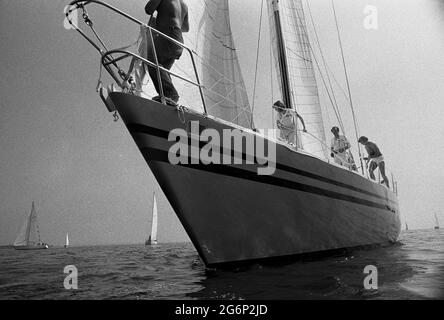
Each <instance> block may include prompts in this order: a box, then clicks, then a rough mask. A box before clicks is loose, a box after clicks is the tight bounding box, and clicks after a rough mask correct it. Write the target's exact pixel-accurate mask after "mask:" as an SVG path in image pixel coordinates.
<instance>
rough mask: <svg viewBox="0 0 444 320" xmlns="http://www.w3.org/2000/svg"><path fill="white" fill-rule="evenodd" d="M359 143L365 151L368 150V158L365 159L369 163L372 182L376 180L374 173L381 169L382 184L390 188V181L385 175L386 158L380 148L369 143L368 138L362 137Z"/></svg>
mask: <svg viewBox="0 0 444 320" xmlns="http://www.w3.org/2000/svg"><path fill="white" fill-rule="evenodd" d="M358 142H359V143H360V144H362V145H364V146H365V150H367V154H368V157H366V158H364V160H366V161H367V162H368V166H369V168H368V172H369V175H370V178H371V179H372V180H376V178H375V174H374V172H373V171H375V169H376V168H379V172H380V173H381V176H382V179H383V180H382V181H381V183H384V184H385V185H386V186H387V187H388V188H389V181H388V179H387V177H386V175H385V162H384V157H383V156H382V153H381V151H380V150H379V148H378V146H377V145H376V144H375V143H373V142H370V141H368V138H367V137H364V136H362V137H360V138H359V140H358Z"/></svg>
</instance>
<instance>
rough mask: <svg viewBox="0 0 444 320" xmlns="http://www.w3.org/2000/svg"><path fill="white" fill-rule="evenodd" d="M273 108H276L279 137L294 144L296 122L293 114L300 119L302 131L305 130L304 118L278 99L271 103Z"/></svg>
mask: <svg viewBox="0 0 444 320" xmlns="http://www.w3.org/2000/svg"><path fill="white" fill-rule="evenodd" d="M273 109H274V110H276V112H277V116H278V119H277V120H276V126H277V127H278V129H279V130H280V137H279V139H280V140H282V141H285V142H287V143H289V144H291V145H293V146H296V123H295V118H294V116H295V115H296V116H297V117H298V118H299V120H300V121H301V123H302V127H303V130H302V131H303V132H307V130H306V129H305V123H304V119H302V117H301V116H300V115H299V114H298V113H297V112H296V111H295V110H293V109H290V108H287V107H286V106H285V105H284V103H283V102H282V101H280V100H278V101H276V102H275V103H274V104H273Z"/></svg>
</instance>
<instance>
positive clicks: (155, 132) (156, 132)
mask: <svg viewBox="0 0 444 320" xmlns="http://www.w3.org/2000/svg"><path fill="white" fill-rule="evenodd" d="M127 127H128V130H129V131H130V132H131V134H133V133H144V134H149V135H152V136H156V137H158V138H162V139H167V140H168V135H169V132H168V131H166V130H161V129H157V128H153V127H149V126H145V125H141V124H128V125H127ZM203 144H205V142H203ZM201 147H202V145H201ZM242 158H243V159H244V160H245V159H246V154H245V153H244V154H242ZM276 169H277V170H281V171H286V172H290V173H294V174H297V175H300V176H304V177H307V178H310V179H314V180H318V181H322V182H326V183H329V184H332V185H335V186H338V187H341V188H345V189H348V190H351V191H356V192H359V193H362V194H366V195H369V196H372V197H376V198H379V199H382V200H385V201H390V202H394V201H392V200H389V199H387V198H385V197H382V196H380V195H378V194H376V193H373V192H370V191H367V190H364V189H361V188H358V187H355V186H351V185H349V184H346V183H343V182H339V181H336V180H332V179H329V178H326V177H323V176H320V175H317V174H314V173H311V172H307V171H304V170H300V169H297V168H293V167H290V166H286V165H283V164H279V163H276Z"/></svg>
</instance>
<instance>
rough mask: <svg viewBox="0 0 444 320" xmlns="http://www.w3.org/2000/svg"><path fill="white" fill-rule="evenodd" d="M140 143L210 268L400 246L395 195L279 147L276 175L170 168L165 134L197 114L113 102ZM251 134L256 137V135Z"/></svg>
mask: <svg viewBox="0 0 444 320" xmlns="http://www.w3.org/2000/svg"><path fill="white" fill-rule="evenodd" d="M110 98H111V100H112V101H113V103H114V105H115V106H116V107H117V110H118V111H119V113H120V115H121V117H122V119H123V121H124V122H125V124H126V126H127V128H128V130H129V132H130V133H131V135H132V137H133V138H134V141H135V142H136V144H137V146H138V147H139V149H140V151H141V153H142V155H143V156H144V158H145V160H146V161H147V163H148V165H149V167H150V168H151V170H152V172H153V174H154V176H155V177H156V179H157V181H158V182H159V184H160V186H161V188H162V190H163V192H164V193H165V195H166V197H167V198H168V200H169V202H170V203H171V205H172V207H173V209H174V210H175V212H176V214H177V216H178V218H179V220H180V221H181V223H182V224H183V226H184V228H185V230H186V232H187V233H188V235H189V237H190V239H191V240H192V242H193V244H194V246H195V247H196V249H197V251H198V252H199V255H200V256H201V258H202V260H203V261H204V263H205V264H206V265H207V266H209V267H217V266H222V265H227V264H236V263H241V262H245V261H258V260H263V259H280V258H284V257H290V256H294V255H299V254H307V253H314V252H329V251H332V250H337V249H341V248H351V247H360V246H368V245H377V244H384V243H388V242H393V241H396V239H397V238H398V236H399V233H400V229H401V223H400V217H399V209H398V202H397V199H396V196H395V194H394V193H393V192H392V191H390V190H389V189H387V188H386V187H384V186H382V185H379V184H376V183H374V182H371V181H369V180H367V179H365V178H364V177H362V176H360V175H358V174H356V173H353V172H350V171H347V170H345V169H343V168H339V167H337V166H335V165H332V164H329V163H327V162H325V161H322V160H320V159H317V158H315V157H312V156H310V155H307V154H304V153H300V152H295V151H293V150H290V149H288V148H287V147H285V146H283V145H281V144H277V145H276V155H277V165H276V168H277V169H276V172H275V173H274V174H273V175H270V176H260V175H257V174H256V169H257V168H256V166H255V165H245V164H244V165H203V164H196V165H171V164H170V163H169V161H168V150H169V148H170V146H171V145H172V144H173V143H174V142H169V141H168V133H169V131H170V130H171V129H174V128H184V129H185V128H187V126H188V122H189V121H192V120H193V121H199V123H200V124H201V125H203V126H205V127H207V128H214V129H216V130H218V131H219V130H222V129H224V128H230V126H229V125H228V124H225V123H221V122H220V121H216V120H214V119H212V118H207V117H204V116H202V115H200V114H197V113H194V112H187V111H186V112H185V113H184V116H185V123H183V122H182V121H181V119H182V120H183V116H182V115H181V117H179V116H178V111H177V110H176V108H174V107H169V106H164V105H161V104H159V103H156V102H153V101H150V100H146V99H143V98H139V97H136V96H132V95H128V94H123V93H112V94H111V95H110ZM251 134H254V133H251Z"/></svg>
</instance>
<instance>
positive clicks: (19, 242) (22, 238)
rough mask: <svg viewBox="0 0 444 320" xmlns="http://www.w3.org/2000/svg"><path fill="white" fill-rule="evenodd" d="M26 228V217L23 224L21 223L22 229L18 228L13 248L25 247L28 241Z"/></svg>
mask: <svg viewBox="0 0 444 320" xmlns="http://www.w3.org/2000/svg"><path fill="white" fill-rule="evenodd" d="M28 226H29V216H28V217H26V220H25V222H24V223H23V225H22V227H21V228H20V231H19V233H18V235H17V238H16V239H15V241H14V246H26V245H27V244H28V241H27V238H28V236H27V234H28Z"/></svg>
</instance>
